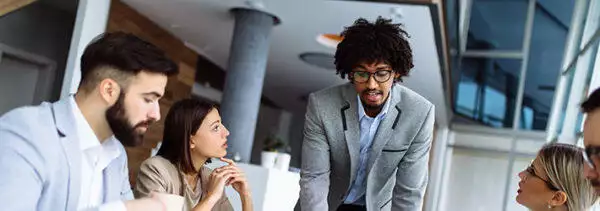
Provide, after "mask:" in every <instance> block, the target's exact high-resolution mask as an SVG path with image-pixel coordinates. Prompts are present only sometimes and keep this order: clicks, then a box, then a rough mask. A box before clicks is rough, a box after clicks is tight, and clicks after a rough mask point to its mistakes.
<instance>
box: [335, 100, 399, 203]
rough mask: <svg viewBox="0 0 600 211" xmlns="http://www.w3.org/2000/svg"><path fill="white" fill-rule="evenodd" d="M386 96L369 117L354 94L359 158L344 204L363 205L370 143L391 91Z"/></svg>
mask: <svg viewBox="0 0 600 211" xmlns="http://www.w3.org/2000/svg"><path fill="white" fill-rule="evenodd" d="M388 96H390V97H389V98H388V99H387V100H386V102H385V104H384V106H383V109H382V110H381V112H379V114H377V116H375V117H370V116H368V115H367V114H366V113H365V109H364V107H363V105H362V102H361V100H360V97H359V96H358V95H357V96H356V98H358V121H359V123H360V158H359V163H358V169H357V170H356V178H355V179H354V181H353V182H352V185H351V186H350V192H348V195H347V196H346V199H344V204H356V205H365V197H364V196H365V190H366V189H367V176H368V175H367V161H368V160H369V156H370V153H371V145H372V144H373V139H374V138H375V133H376V132H377V128H379V123H381V121H382V120H383V119H384V118H385V115H386V114H387V112H388V109H389V107H390V105H389V102H390V101H391V100H390V99H391V97H392V93H391V91H390V93H389V95H388Z"/></svg>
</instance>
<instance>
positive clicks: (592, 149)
mask: <svg viewBox="0 0 600 211" xmlns="http://www.w3.org/2000/svg"><path fill="white" fill-rule="evenodd" d="M598 154H600V147H596V146H587V147H585V150H584V152H583V160H584V161H585V163H586V164H587V165H588V166H589V167H590V168H591V169H596V164H594V162H593V161H592V159H591V157H592V155H598Z"/></svg>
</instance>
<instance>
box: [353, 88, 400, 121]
mask: <svg viewBox="0 0 600 211" xmlns="http://www.w3.org/2000/svg"><path fill="white" fill-rule="evenodd" d="M392 90H393V89H390V92H389V93H388V96H389V97H388V98H387V100H385V103H384V104H383V109H381V112H379V114H377V116H375V118H382V117H384V116H385V115H386V114H387V112H388V109H389V108H390V101H392V96H393V95H392ZM356 98H357V99H358V101H357V102H358V121H361V120H362V118H363V117H365V116H367V113H365V108H364V107H363V105H362V100H361V99H360V96H359V95H358V94H357V95H356ZM367 117H368V116H367Z"/></svg>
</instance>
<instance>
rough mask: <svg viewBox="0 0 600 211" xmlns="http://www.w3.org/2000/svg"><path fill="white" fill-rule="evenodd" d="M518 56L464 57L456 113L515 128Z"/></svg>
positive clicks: (482, 121) (490, 124) (494, 124)
mask: <svg viewBox="0 0 600 211" xmlns="http://www.w3.org/2000/svg"><path fill="white" fill-rule="evenodd" d="M520 67H521V60H519V59H492V58H463V60H462V71H461V77H460V81H459V83H458V86H457V93H456V102H455V109H456V113H458V114H460V115H463V116H466V117H469V118H471V119H473V120H475V121H478V122H481V123H483V124H485V125H489V126H492V127H506V128H510V127H512V123H513V118H514V109H515V100H516V99H515V96H516V93H517V87H518V82H519V70H520Z"/></svg>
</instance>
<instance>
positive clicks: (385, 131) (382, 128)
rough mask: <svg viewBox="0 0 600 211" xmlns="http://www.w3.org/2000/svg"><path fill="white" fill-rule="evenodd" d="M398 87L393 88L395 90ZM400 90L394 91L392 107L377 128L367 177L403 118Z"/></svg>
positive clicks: (368, 163)
mask: <svg viewBox="0 0 600 211" xmlns="http://www.w3.org/2000/svg"><path fill="white" fill-rule="evenodd" d="M396 86H398V85H394V86H392V89H394V88H395V87H396ZM400 91H401V90H400V89H395V90H393V91H392V94H393V95H392V98H391V101H390V105H389V108H388V111H387V114H386V115H385V118H383V120H382V121H381V122H380V123H379V127H377V132H376V133H375V137H374V138H373V143H372V145H371V152H370V153H369V159H368V162H367V175H368V174H369V172H370V171H371V168H372V167H373V164H374V163H375V161H376V160H377V158H379V155H381V150H383V146H385V144H387V142H388V141H390V139H391V138H392V136H393V134H394V133H395V130H396V128H397V125H398V124H399V122H400V119H401V117H402V110H401V109H400V108H401V107H400V101H401V100H400V97H401V93H400Z"/></svg>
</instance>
